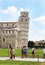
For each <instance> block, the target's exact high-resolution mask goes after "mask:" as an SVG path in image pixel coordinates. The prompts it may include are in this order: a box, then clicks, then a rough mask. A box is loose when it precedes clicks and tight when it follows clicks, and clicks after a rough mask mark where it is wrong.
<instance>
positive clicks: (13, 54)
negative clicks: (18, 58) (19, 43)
mask: <svg viewBox="0 0 45 65" xmlns="http://www.w3.org/2000/svg"><path fill="white" fill-rule="evenodd" d="M12 56H13V58H14V59H15V50H14V47H13V48H12Z"/></svg>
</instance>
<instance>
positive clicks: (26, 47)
mask: <svg viewBox="0 0 45 65" xmlns="http://www.w3.org/2000/svg"><path fill="white" fill-rule="evenodd" d="M26 57H28V47H27V46H26Z"/></svg>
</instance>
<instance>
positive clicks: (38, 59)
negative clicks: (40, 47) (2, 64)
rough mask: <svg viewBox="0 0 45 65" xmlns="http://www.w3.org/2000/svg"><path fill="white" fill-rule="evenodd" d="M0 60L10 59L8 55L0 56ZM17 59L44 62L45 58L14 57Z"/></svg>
mask: <svg viewBox="0 0 45 65" xmlns="http://www.w3.org/2000/svg"><path fill="white" fill-rule="evenodd" d="M0 60H10V58H9V57H0ZM13 60H17V61H33V62H45V59H42V58H21V57H15V59H13Z"/></svg>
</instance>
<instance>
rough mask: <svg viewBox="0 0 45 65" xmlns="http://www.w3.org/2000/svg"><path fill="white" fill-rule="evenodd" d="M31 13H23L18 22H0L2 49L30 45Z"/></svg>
mask: <svg viewBox="0 0 45 65" xmlns="http://www.w3.org/2000/svg"><path fill="white" fill-rule="evenodd" d="M28 32H29V13H28V12H26V11H22V12H21V13H20V17H19V19H18V21H0V48H9V47H14V48H21V47H22V46H24V45H25V46H27V45H28Z"/></svg>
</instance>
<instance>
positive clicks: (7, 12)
mask: <svg viewBox="0 0 45 65" xmlns="http://www.w3.org/2000/svg"><path fill="white" fill-rule="evenodd" d="M1 12H2V13H3V14H13V15H14V13H16V12H17V8H16V7H14V6H10V7H8V8H7V9H6V10H3V9H1Z"/></svg>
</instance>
